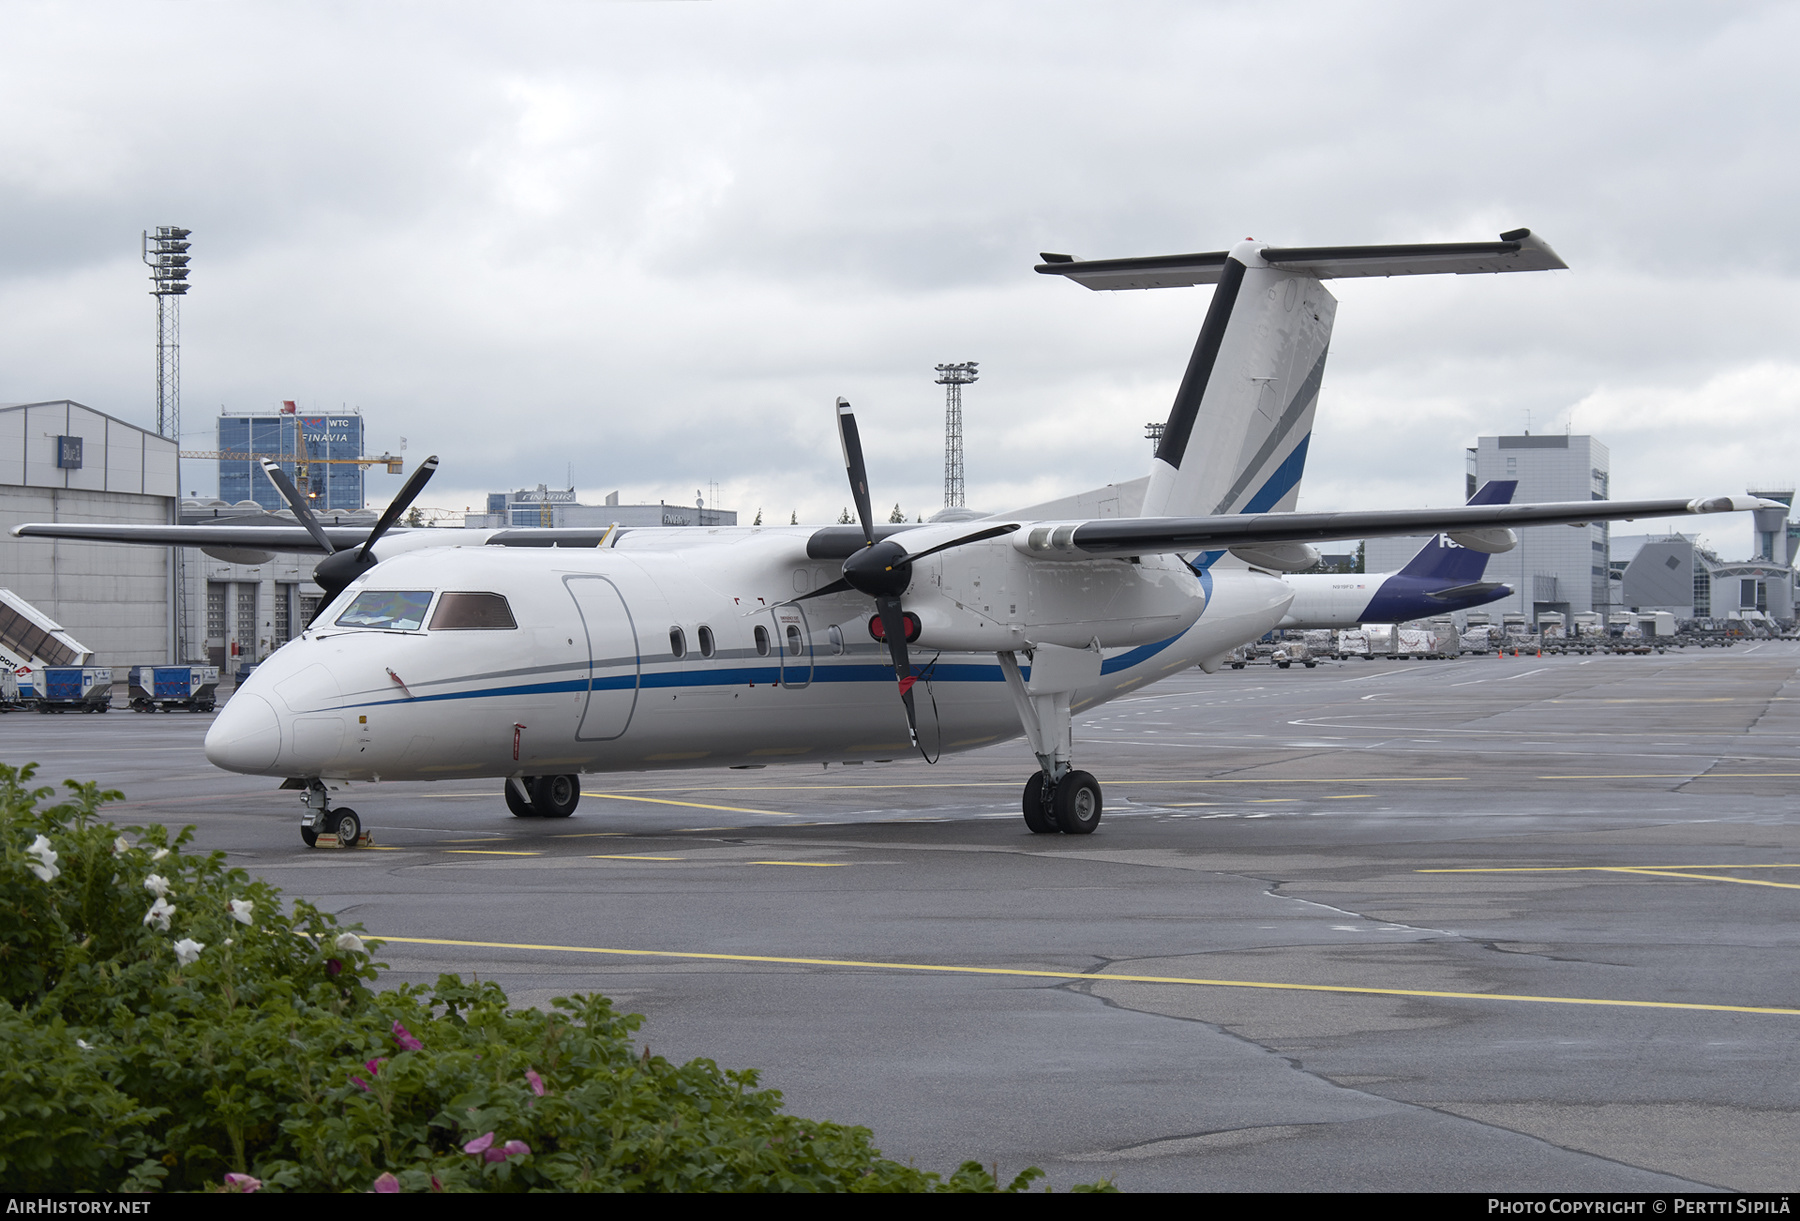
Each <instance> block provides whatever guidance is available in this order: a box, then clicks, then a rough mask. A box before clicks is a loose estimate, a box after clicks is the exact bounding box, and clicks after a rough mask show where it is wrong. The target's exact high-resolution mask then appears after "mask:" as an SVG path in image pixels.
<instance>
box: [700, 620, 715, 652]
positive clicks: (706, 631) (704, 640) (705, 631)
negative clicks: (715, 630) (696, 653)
mask: <svg viewBox="0 0 1800 1221" xmlns="http://www.w3.org/2000/svg"><path fill="white" fill-rule="evenodd" d="M698 634H699V637H700V656H702V657H711V656H712V655H713V653H714V652H715V648H714V645H713V634H712V629H711V628H709V627H707V626H706V625H705V624H704V623H702V624H701V625H700V631H699V633H698Z"/></svg>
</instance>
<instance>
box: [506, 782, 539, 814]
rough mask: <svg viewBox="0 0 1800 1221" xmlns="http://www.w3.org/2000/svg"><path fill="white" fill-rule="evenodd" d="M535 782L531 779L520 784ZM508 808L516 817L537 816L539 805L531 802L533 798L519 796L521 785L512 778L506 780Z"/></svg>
mask: <svg viewBox="0 0 1800 1221" xmlns="http://www.w3.org/2000/svg"><path fill="white" fill-rule="evenodd" d="M534 783H535V781H531V780H522V781H520V784H524V785H531V784H534ZM526 791H527V792H529V791H530V790H529V789H527V790H526ZM506 808H507V809H509V810H511V811H512V812H513V817H514V818H536V817H537V816H538V812H537V807H536V806H534V805H532V804H531V799H530V798H529V797H521V796H519V786H518V785H515V784H514V783H513V782H512V781H510V780H508V781H507V782H506Z"/></svg>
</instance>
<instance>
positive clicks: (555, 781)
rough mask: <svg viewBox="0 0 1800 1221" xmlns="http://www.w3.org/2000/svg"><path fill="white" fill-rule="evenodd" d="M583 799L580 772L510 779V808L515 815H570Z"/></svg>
mask: <svg viewBox="0 0 1800 1221" xmlns="http://www.w3.org/2000/svg"><path fill="white" fill-rule="evenodd" d="M580 801H581V777H580V776H512V777H509V778H508V779H507V781H506V808H507V809H509V810H511V811H512V812H513V817H514V818H567V817H568V816H569V815H571V814H573V813H574V812H575V806H576V805H577V804H578V803H579V802H580Z"/></svg>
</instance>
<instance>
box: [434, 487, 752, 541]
mask: <svg viewBox="0 0 1800 1221" xmlns="http://www.w3.org/2000/svg"><path fill="white" fill-rule="evenodd" d="M737 517H738V515H737V510H735V509H709V508H707V507H706V504H705V501H704V499H703V498H702V497H699V496H696V497H695V498H694V504H693V505H692V506H688V505H679V504H675V505H672V504H669V503H668V502H667V501H658V502H657V503H656V504H653V505H622V504H620V503H619V494H618V493H617V492H613V493H611V494H610V495H608V496H607V498H606V503H605V504H599V505H584V504H578V503H576V500H575V489H574V488H548V487H545V486H544V485H543V484H541V483H540V484H538V485H537V487H535V488H530V489H521V490H519V491H517V492H490V493H489V494H488V498H487V512H485V513H469V514H466V515H465V516H464V518H463V525H464V526H466V527H467V528H468V529H471V530H498V529H503V528H511V529H514V530H524V529H535V528H539V527H555V528H559V529H604V528H605V527H607V526H610V525H614V524H615V523H616V524H618V525H620V526H735V525H737Z"/></svg>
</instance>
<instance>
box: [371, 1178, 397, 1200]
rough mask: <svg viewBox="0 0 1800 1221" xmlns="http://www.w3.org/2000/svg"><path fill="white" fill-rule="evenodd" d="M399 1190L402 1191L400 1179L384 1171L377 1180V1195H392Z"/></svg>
mask: <svg viewBox="0 0 1800 1221" xmlns="http://www.w3.org/2000/svg"><path fill="white" fill-rule="evenodd" d="M399 1192H400V1180H399V1179H397V1178H395V1177H394V1176H393V1175H392V1174H388V1173H383V1174H382V1175H381V1177H380V1178H378V1179H376V1180H375V1194H376V1195H378V1196H392V1195H398V1194H399Z"/></svg>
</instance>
